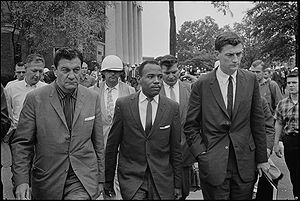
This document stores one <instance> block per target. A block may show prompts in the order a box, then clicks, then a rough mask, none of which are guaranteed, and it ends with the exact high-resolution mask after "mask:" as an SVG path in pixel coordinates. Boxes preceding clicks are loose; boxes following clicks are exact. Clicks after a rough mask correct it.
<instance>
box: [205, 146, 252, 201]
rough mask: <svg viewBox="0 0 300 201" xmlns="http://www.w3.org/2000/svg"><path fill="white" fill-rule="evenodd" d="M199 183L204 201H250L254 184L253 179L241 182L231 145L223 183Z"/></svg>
mask: <svg viewBox="0 0 300 201" xmlns="http://www.w3.org/2000/svg"><path fill="white" fill-rule="evenodd" d="M200 181H201V187H202V193H203V198H204V199H205V200H251V199H252V193H253V187H254V183H255V179H254V180H253V181H250V182H243V181H242V180H241V177H240V175H239V172H238V169H237V162H236V157H235V154H234V150H233V147H232V145H231V144H230V148H229V158H228V164H227V173H226V178H225V180H224V182H223V183H222V184H221V185H218V186H213V185H211V184H209V183H207V182H206V181H203V180H200Z"/></svg>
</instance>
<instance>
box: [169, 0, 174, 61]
mask: <svg viewBox="0 0 300 201" xmlns="http://www.w3.org/2000/svg"><path fill="white" fill-rule="evenodd" d="M169 15H170V54H171V55H173V56H176V19H175V12H174V1H169Z"/></svg>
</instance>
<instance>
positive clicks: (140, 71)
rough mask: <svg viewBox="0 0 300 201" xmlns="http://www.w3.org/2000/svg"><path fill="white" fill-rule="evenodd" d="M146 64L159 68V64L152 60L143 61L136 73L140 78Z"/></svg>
mask: <svg viewBox="0 0 300 201" xmlns="http://www.w3.org/2000/svg"><path fill="white" fill-rule="evenodd" d="M147 64H155V65H158V66H160V65H159V63H158V61H155V60H154V59H151V60H145V61H143V63H141V65H140V66H139V67H138V72H139V76H140V77H142V76H143V70H144V67H145V66H146V65H147Z"/></svg>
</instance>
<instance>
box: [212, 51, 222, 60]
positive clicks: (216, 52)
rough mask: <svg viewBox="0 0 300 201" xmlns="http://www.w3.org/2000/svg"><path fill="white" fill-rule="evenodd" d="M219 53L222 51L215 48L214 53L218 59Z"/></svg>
mask: <svg viewBox="0 0 300 201" xmlns="http://www.w3.org/2000/svg"><path fill="white" fill-rule="evenodd" d="M219 54H220V52H219V51H218V50H215V51H214V52H213V55H214V56H215V57H216V58H217V59H219Z"/></svg>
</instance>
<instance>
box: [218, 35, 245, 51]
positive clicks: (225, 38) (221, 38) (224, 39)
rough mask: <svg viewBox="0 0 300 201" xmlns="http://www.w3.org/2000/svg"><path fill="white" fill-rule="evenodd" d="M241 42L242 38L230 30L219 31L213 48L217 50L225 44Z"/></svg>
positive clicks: (220, 49)
mask: <svg viewBox="0 0 300 201" xmlns="http://www.w3.org/2000/svg"><path fill="white" fill-rule="evenodd" d="M240 43H241V44H243V41H242V39H241V38H240V37H239V36H238V35H237V34H236V33H235V32H231V31H227V32H222V33H219V34H218V35H217V37H216V40H215V49H216V50H217V51H219V52H221V51H222V48H223V47H224V46H225V45H233V46H236V45H238V44H240Z"/></svg>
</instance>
